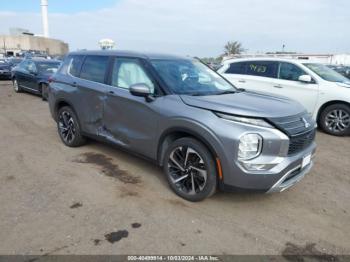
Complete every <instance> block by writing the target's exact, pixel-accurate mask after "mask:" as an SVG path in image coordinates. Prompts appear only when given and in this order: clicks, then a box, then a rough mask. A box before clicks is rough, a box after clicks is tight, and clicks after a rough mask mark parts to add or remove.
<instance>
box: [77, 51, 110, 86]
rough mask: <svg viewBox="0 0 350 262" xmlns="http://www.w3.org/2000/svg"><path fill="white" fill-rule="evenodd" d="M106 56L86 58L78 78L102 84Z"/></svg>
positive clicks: (106, 65) (106, 63)
mask: <svg viewBox="0 0 350 262" xmlns="http://www.w3.org/2000/svg"><path fill="white" fill-rule="evenodd" d="M108 59H109V57H108V56H87V57H86V59H85V61H84V64H83V66H82V68H81V72H80V78H83V79H86V80H90V81H94V82H98V83H104V80H105V74H106V70H107V67H108Z"/></svg>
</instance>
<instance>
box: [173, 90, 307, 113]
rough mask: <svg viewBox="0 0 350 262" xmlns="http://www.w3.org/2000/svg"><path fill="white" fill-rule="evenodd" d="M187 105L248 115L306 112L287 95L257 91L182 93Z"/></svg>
mask: <svg viewBox="0 0 350 262" xmlns="http://www.w3.org/2000/svg"><path fill="white" fill-rule="evenodd" d="M180 97H181V98H182V100H183V102H184V103H185V104H186V105H189V106H194V107H199V108H204V109H208V110H212V111H216V112H221V113H227V114H232V115H239V116H248V117H261V118H271V117H285V116H292V115H297V114H300V113H302V112H305V108H304V107H303V106H302V105H301V104H299V103H298V102H295V101H293V100H290V99H288V98H285V97H281V96H271V95H268V94H264V93H257V92H248V91H245V92H237V93H234V94H226V95H212V96H188V95H180Z"/></svg>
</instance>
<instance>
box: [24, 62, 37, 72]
mask: <svg viewBox="0 0 350 262" xmlns="http://www.w3.org/2000/svg"><path fill="white" fill-rule="evenodd" d="M26 69H27V71H29V72H36V66H35V64H34V62H32V61H29V62H28V64H27V68H26Z"/></svg>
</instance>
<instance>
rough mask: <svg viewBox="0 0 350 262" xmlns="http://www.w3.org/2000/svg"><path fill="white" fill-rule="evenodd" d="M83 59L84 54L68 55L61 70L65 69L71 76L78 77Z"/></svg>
mask: <svg viewBox="0 0 350 262" xmlns="http://www.w3.org/2000/svg"><path fill="white" fill-rule="evenodd" d="M83 61H84V56H82V55H75V56H68V57H67V58H66V59H65V61H64V63H63V66H62V67H61V72H66V71H67V72H68V73H69V74H71V75H72V76H76V77H79V73H80V68H81V65H82V64H83Z"/></svg>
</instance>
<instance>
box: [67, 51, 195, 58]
mask: <svg viewBox="0 0 350 262" xmlns="http://www.w3.org/2000/svg"><path fill="white" fill-rule="evenodd" d="M69 54H71V55H106V56H124V57H135V58H144V59H172V60H173V59H189V57H183V56H177V55H170V54H162V53H149V52H135V51H126V50H91V51H87V50H84V51H75V52H70V53H69Z"/></svg>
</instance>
